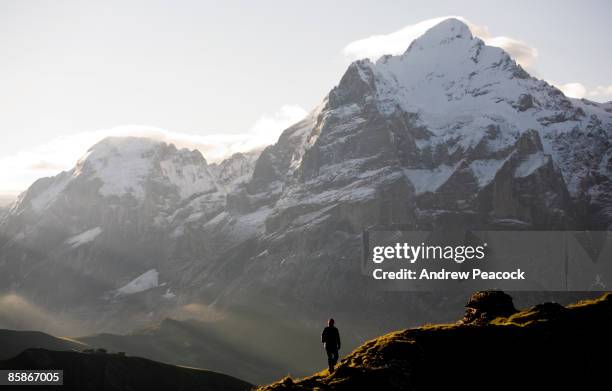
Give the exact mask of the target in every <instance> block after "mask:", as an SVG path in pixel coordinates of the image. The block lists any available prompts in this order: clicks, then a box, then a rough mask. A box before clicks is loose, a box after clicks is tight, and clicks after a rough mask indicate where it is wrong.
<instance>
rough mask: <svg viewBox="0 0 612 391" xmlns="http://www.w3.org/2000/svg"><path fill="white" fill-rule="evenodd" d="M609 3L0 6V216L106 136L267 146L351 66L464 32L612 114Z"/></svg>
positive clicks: (5, 2)
mask: <svg viewBox="0 0 612 391" xmlns="http://www.w3.org/2000/svg"><path fill="white" fill-rule="evenodd" d="M610 15H612V2H609V1H581V2H578V1H538V2H534V1H521V0H518V1H513V2H508V1H468V0H464V1H461V2H457V1H444V0H440V1H436V0H428V1H390V0H378V1H356V0H353V1H333V2H330V1H318V0H310V1H307V2H297V1H286V0H285V1H266V0H261V1H257V2H253V1H223V2H221V1H214V2H213V1H180V0H174V1H158V0H147V1H130V0H122V1H113V0H107V1H103V2H102V1H96V2H93V1H69V0H65V1H53V0H45V1H35V0H31V1H20V0H0V132H1V135H2V142H1V143H0V167H2V170H0V203H2V200H3V199H6V197H9V198H10V197H11V196H12V195H14V194H16V193H18V192H20V191H22V190H25V189H26V188H27V186H29V184H31V183H32V182H33V181H34V180H35V179H37V178H40V177H43V176H49V175H54V174H56V173H58V172H60V171H62V170H65V169H69V168H71V167H72V166H73V165H74V163H75V162H76V160H77V159H78V158H79V157H80V156H81V155H83V154H84V153H85V152H86V150H87V149H88V148H89V147H90V146H91V145H93V144H94V143H95V142H97V141H98V140H100V139H101V138H103V137H105V136H108V135H142V136H148V137H157V138H159V139H163V140H165V141H170V142H175V143H176V144H177V145H179V146H186V147H192V148H198V149H200V150H201V151H202V152H203V154H204V156H205V157H206V158H207V160H209V161H216V160H219V159H222V158H223V157H224V156H227V155H229V154H231V153H233V152H236V151H243V150H247V149H250V148H254V147H258V146H261V145H263V144H270V143H273V142H274V141H275V139H276V137H278V135H279V133H280V132H281V131H282V130H283V129H284V128H286V127H288V126H289V125H291V124H292V123H294V122H296V121H298V120H299V119H301V118H302V117H303V116H304V115H305V114H306V113H307V112H308V111H310V110H311V109H313V108H314V107H315V106H316V105H317V104H318V103H319V102H320V101H321V99H322V98H323V97H324V96H325V95H326V94H327V92H329V90H330V89H331V88H332V87H333V86H334V85H336V84H337V83H338V81H339V79H340V77H341V76H342V74H343V72H344V71H345V70H346V67H347V66H348V64H349V63H350V62H351V61H352V60H354V59H357V58H363V57H371V58H376V57H377V56H380V55H381V54H384V53H386V52H391V53H401V52H403V51H404V50H405V48H407V47H408V45H409V44H410V41H411V39H413V38H414V37H415V36H418V35H419V34H421V33H422V32H423V31H424V30H423V29H425V28H426V27H428V26H431V25H432V23H434V22H435V21H436V20H438V19H437V18H441V17H447V16H456V17H461V18H463V20H464V21H466V22H467V23H468V24H469V25H470V27H471V29H472V31H473V32H474V33H475V34H476V35H478V36H481V37H482V38H483V39H485V41H486V42H487V43H488V44H492V45H496V46H501V47H503V48H504V49H506V50H507V51H508V52H509V53H510V54H511V55H513V56H514V57H515V59H517V61H519V62H520V63H521V64H522V65H524V66H525V68H526V69H527V70H528V71H529V72H530V73H531V74H532V75H534V76H536V77H539V78H543V79H545V80H547V81H549V82H551V83H553V84H555V85H557V86H559V87H560V88H561V89H562V90H563V91H564V92H566V94H568V95H570V96H574V97H586V98H589V99H593V100H596V101H608V100H612V67H611V66H610V65H611V64H612V50H610V43H609V42H610V39H609V37H610V36H612V24H611V23H609V17H610Z"/></svg>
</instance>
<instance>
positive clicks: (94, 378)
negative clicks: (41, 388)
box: [0, 349, 253, 391]
mask: <svg viewBox="0 0 612 391" xmlns="http://www.w3.org/2000/svg"><path fill="white" fill-rule="evenodd" d="M0 368H2V369H18V370H19V369H23V368H28V369H30V370H45V369H62V370H63V371H64V377H63V385H62V386H56V387H46V389H57V390H75V391H76V390H113V391H123V390H125V391H127V390H143V391H144V390H169V389H172V390H184V391H187V390H211V391H212V390H223V391H226V390H227V391H231V390H235V391H238V390H241V391H242V390H250V389H252V387H253V385H251V384H249V383H247V382H244V381H242V380H239V379H236V378H233V377H231V376H227V375H223V374H220V373H215V372H211V371H206V370H203V369H195V368H187V367H178V366H173V365H168V364H163V363H159V362H155V361H151V360H147V359H144V358H140V357H129V356H125V355H124V354H120V353H107V352H106V351H102V350H98V351H91V352H76V351H55V350H47V349H28V350H26V351H24V352H23V353H21V354H19V355H18V356H16V357H14V358H11V359H9V360H4V361H0Z"/></svg>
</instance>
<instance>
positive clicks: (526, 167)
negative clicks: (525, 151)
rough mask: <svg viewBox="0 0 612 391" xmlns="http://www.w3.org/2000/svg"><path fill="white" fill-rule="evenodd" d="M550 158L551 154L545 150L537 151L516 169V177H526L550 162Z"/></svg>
mask: <svg viewBox="0 0 612 391" xmlns="http://www.w3.org/2000/svg"><path fill="white" fill-rule="evenodd" d="M549 158H550V156H549V155H546V154H545V153H543V152H536V153H534V154H531V155H529V156H527V158H525V160H523V161H522V162H521V164H519V166H518V167H517V168H516V170H514V176H515V177H516V178H524V177H526V176H529V175H531V174H532V173H533V172H534V171H535V170H537V169H538V168H540V167H542V166H543V165H545V164H546V163H548V159H549Z"/></svg>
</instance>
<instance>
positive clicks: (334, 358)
mask: <svg viewBox="0 0 612 391" xmlns="http://www.w3.org/2000/svg"><path fill="white" fill-rule="evenodd" d="M334 323H335V322H334V320H333V319H331V318H330V319H329V320H328V321H327V327H326V328H324V329H323V333H321V342H322V343H323V346H325V351H326V352H327V364H328V365H329V372H330V373H331V372H333V371H334V367H335V366H336V363H337V362H338V350H340V333H339V332H338V329H337V328H336V327H335V326H334Z"/></svg>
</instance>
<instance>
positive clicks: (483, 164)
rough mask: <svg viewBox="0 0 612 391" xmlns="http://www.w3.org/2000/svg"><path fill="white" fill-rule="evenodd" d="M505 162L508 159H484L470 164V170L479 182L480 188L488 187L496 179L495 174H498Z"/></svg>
mask: <svg viewBox="0 0 612 391" xmlns="http://www.w3.org/2000/svg"><path fill="white" fill-rule="evenodd" d="M505 161H506V159H483V160H474V161H473V162H472V163H470V169H471V170H472V173H474V177H476V180H477V181H478V186H480V187H484V186H486V185H488V184H489V183H490V182H491V181H492V180H493V178H495V174H497V172H498V171H499V169H500V168H501V166H502V165H503V164H504V162H505Z"/></svg>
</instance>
